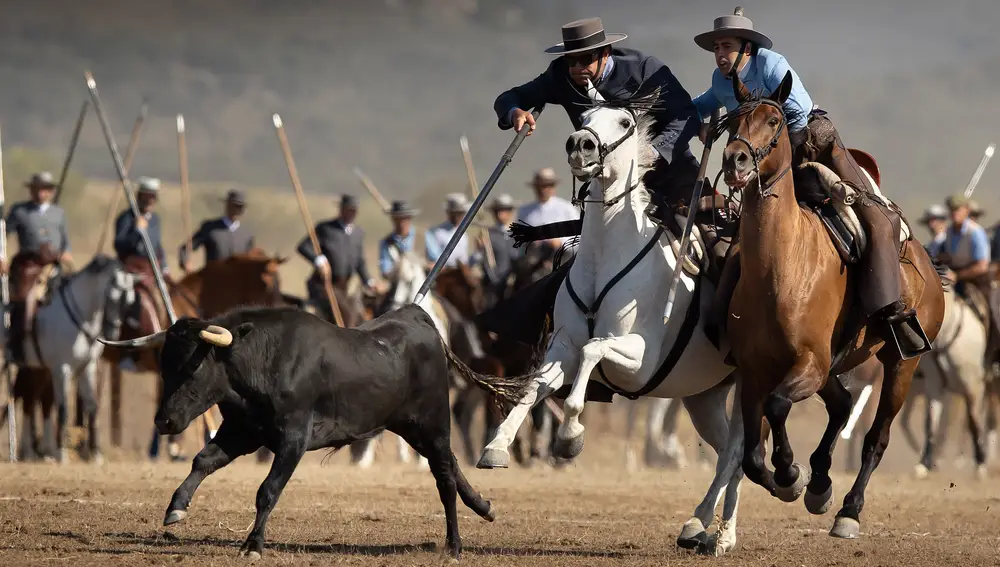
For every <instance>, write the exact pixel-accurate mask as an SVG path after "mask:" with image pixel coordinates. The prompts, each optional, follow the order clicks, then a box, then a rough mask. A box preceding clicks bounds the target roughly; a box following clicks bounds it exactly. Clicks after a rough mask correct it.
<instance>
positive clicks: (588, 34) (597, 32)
mask: <svg viewBox="0 0 1000 567" xmlns="http://www.w3.org/2000/svg"><path fill="white" fill-rule="evenodd" d="M627 37H628V36H627V35H625V34H623V33H604V24H602V23H601V19H600V18H586V19H583V20H576V21H575V22H570V23H568V24H566V25H564V26H563V27H562V38H563V40H562V42H561V43H557V44H555V45H553V46H552V47H550V48H548V49H546V50H545V53H548V54H550V55H568V54H570V53H581V52H583V51H591V50H593V49H598V48H600V47H604V46H606V45H611V44H612V43H618V42H619V41H621V40H623V39H625V38H627Z"/></svg>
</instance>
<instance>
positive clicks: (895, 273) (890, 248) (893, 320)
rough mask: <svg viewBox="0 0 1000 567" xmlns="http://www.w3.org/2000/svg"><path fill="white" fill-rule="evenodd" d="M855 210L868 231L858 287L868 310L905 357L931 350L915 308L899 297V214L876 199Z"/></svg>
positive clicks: (884, 334)
mask: <svg viewBox="0 0 1000 567" xmlns="http://www.w3.org/2000/svg"><path fill="white" fill-rule="evenodd" d="M855 210H856V211H857V212H858V213H859V215H858V216H859V217H860V220H861V222H862V223H863V224H864V225H865V230H866V231H867V233H868V250H866V251H865V253H864V255H863V256H862V258H861V281H860V287H859V290H858V291H859V292H860V296H861V302H862V305H863V306H864V308H865V312H866V313H868V314H869V315H873V316H874V317H875V319H876V322H877V323H880V324H881V325H883V328H882V334H883V338H884V339H885V341H886V342H891V343H894V344H895V346H896V348H897V350H898V351H899V354H900V357H902V359H903V360H906V359H909V358H913V357H915V356H919V355H921V354H923V353H925V352H927V351H929V350H931V345H930V341H929V340H928V339H927V335H926V334H925V333H924V330H923V329H922V328H921V326H920V322H919V321H918V320H917V316H916V311H915V310H913V309H906V306H905V305H904V304H903V302H902V301H901V300H900V298H901V295H900V283H899V281H900V273H899V252H898V249H899V248H898V235H899V217H898V216H897V215H896V214H895V213H893V212H892V211H889V210H888V209H886V208H885V207H882V206H880V205H875V204H873V203H863V204H862V205H861V206H858V207H855ZM890 215H891V216H892V219H890V218H889V217H890Z"/></svg>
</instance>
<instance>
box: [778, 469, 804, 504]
mask: <svg viewBox="0 0 1000 567" xmlns="http://www.w3.org/2000/svg"><path fill="white" fill-rule="evenodd" d="M792 468H793V469H795V470H796V471H798V473H799V477H798V478H797V479H795V482H793V483H792V485H791V486H778V487H777V489H776V490H775V491H774V495H775V496H777V497H778V499H780V500H781V501H782V502H795V501H796V500H798V499H799V497H800V496H802V491H803V490H805V488H806V485H807V484H809V475H810V471H809V467H806V466H803V465H800V464H799V463H792Z"/></svg>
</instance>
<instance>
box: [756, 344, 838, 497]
mask: <svg viewBox="0 0 1000 567" xmlns="http://www.w3.org/2000/svg"><path fill="white" fill-rule="evenodd" d="M827 368H829V364H826V368H823V367H822V365H821V364H819V363H818V361H817V360H816V357H815V355H812V354H811V353H807V354H806V356H804V357H803V358H801V359H799V361H798V362H796V364H795V365H794V366H793V367H792V369H791V371H789V373H788V374H787V375H786V376H785V379H784V380H782V381H781V384H779V385H778V387H777V388H775V389H774V391H773V392H771V394H770V395H768V396H767V398H766V399H765V400H764V407H763V409H764V416H765V417H767V421H768V423H770V424H771V439H772V441H773V445H774V447H773V451H772V454H771V464H773V465H774V482H775V484H776V485H777V486H778V487H779V488H780V489H781V490H779V491H778V493H777V494H776V496H778V497H779V498H781V499H782V500H784V501H785V502H794V501H795V500H798V498H799V496H801V495H802V490H803V489H804V488H805V485H806V483H807V482H808V479H807V478H802V473H804V472H805V471H803V470H802V469H803V467H802V466H801V465H798V464H796V463H795V462H794V454H793V452H792V446H791V444H790V443H789V440H788V431H787V430H786V429H785V421H786V420H787V419H788V413H789V412H790V411H791V410H792V405H793V404H795V403H796V402H800V401H802V400H804V399H806V398H808V397H809V396H811V395H813V394H815V393H816V392H817V391H819V389H820V388H821V387H822V386H823V383H824V382H826V381H828V380H827V376H826V373H827Z"/></svg>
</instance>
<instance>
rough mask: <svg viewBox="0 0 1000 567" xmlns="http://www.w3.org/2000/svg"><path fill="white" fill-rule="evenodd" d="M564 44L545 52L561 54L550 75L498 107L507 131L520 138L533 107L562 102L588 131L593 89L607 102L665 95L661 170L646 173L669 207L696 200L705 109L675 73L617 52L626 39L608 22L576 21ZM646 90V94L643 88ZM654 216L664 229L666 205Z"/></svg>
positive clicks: (658, 121)
mask: <svg viewBox="0 0 1000 567" xmlns="http://www.w3.org/2000/svg"><path fill="white" fill-rule="evenodd" d="M562 37H563V41H562V42H561V43H558V44H556V45H554V46H552V47H550V48H548V49H546V50H545V52H546V53H549V54H551V55H559V57H558V58H556V59H555V60H553V61H552V63H550V64H549V67H548V69H546V70H545V71H544V72H543V73H542V74H540V75H538V76H537V77H535V78H534V79H533V80H531V81H530V82H528V83H525V84H523V85H521V86H518V87H514V88H512V89H510V90H508V91H506V92H504V93H503V94H501V95H500V96H499V97H497V99H496V102H495V103H494V105H493V109H494V110H495V111H496V113H497V117H498V119H499V126H500V128H501V129H502V130H506V129H509V128H511V127H513V128H514V129H515V130H516V131H518V132H520V130H521V127H522V126H524V125H525V124H527V126H528V127H529V128H530V129H531V130H529V133H528V134H529V135H530V134H531V131H533V130H534V129H535V120H534V118H533V117H532V116H531V113H530V112H529V109H531V108H537V107H538V106H540V105H541V104H542V103H548V104H558V105H560V106H562V107H563V108H564V109H565V110H566V114H568V115H569V119H570V122H572V123H573V127H574V128H575V129H579V128H580V127H581V126H582V125H583V122H582V119H581V118H582V115H583V113H584V111H586V110H587V108H589V107H590V106H591V105H592V104H593V101H592V100H591V99H590V97H589V96H588V95H587V90H586V89H587V85H588V83H592V84H593V85H594V87H595V88H596V89H597V91H598V92H599V93H600V94H601V96H603V97H604V99H605V100H609V101H611V100H623V99H628V98H632V97H633V96H634V95H636V94H639V95H643V94H649V93H652V92H654V91H655V89H660V94H659V99H658V100H657V101H656V102H655V105H654V106H655V108H654V109H653V110H652V111H651V112H650V116H652V117H653V119H654V123H653V127H652V132H653V140H652V143H653V147H654V148H655V149H656V151H657V153H658V154H659V156H658V159H657V160H656V165H655V166H654V167H653V169H651V170H650V171H649V172H648V173H646V175H645V177H644V178H643V181H644V182H645V185H646V187H647V188H648V189H649V190H651V191H653V192H654V193H655V194H657V195H658V196H659V198H660V199H661V200H664V201H666V203H670V204H675V203H678V202H679V201H681V200H683V199H688V198H690V195H691V189H692V187H693V186H694V182H695V180H696V179H697V178H698V165H699V164H698V160H697V159H696V158H695V157H694V155H693V154H692V153H691V150H690V148H689V147H688V142H689V141H690V140H691V138H692V137H694V136H695V135H697V133H698V121H697V111H696V110H695V108H694V105H693V104H692V102H691V96H690V95H689V94H688V92H687V91H686V90H684V87H682V86H681V83H680V81H678V80H677V78H676V77H674V75H673V73H671V72H670V69H669V68H668V67H667V66H666V65H664V64H663V62H662V61H660V60H659V59H657V58H656V57H653V56H650V55H646V54H644V53H641V52H639V51H636V50H634V49H628V48H623V47H612V45H613V44H615V43H618V42H619V41H622V40H624V39H625V38H626V37H627V36H626V35H625V34H623V33H605V32H604V26H603V24H602V23H601V19H600V18H588V19H584V20H578V21H575V22H570V23H568V24H566V25H564V26H563V27H562ZM640 85H641V92H638V93H637V91H639V90H640ZM646 212H647V214H648V215H649V216H650V218H651V219H652V220H654V221H656V222H657V223H660V224H662V223H663V216H664V215H665V214H667V213H666V210H665V207H662V206H660V207H657V206H656V205H655V204H651V205H650V207H649V208H648V209H647V211H646Z"/></svg>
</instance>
